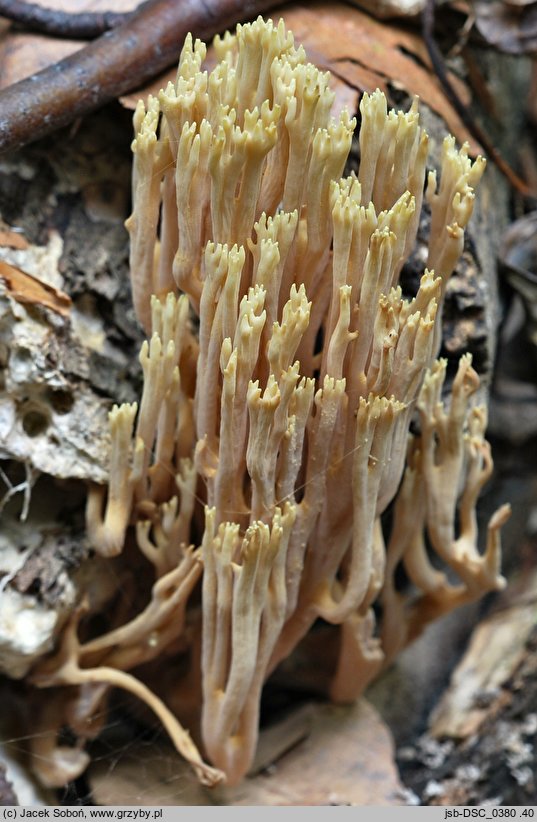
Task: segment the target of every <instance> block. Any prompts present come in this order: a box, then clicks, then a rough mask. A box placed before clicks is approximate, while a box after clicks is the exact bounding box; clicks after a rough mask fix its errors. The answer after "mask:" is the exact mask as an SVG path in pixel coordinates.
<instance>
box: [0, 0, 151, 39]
mask: <svg viewBox="0 0 537 822" xmlns="http://www.w3.org/2000/svg"><path fill="white" fill-rule="evenodd" d="M139 8H140V7H139ZM139 8H138V9H136V10H135V11H134V12H129V13H121V12H115V11H102V12H80V13H78V14H77V13H75V12H73V13H71V12H67V11H60V10H59V9H49V8H45V7H44V6H41V5H38V4H36V3H25V2H24V0H0V17H6V18H7V19H8V20H11V21H12V22H14V23H17V24H18V25H20V26H23V27H24V28H25V29H29V30H30V31H38V32H41V33H42V34H50V35H52V36H53V37H68V38H72V39H73V40H92V39H93V38H94V37H99V35H101V34H104V32H105V31H108V30H109V29H113V28H115V27H116V26H120V25H122V24H123V23H125V22H126V21H127V20H128V18H129V17H130V16H131V15H132V14H135V13H136V12H137V11H138V10H139Z"/></svg>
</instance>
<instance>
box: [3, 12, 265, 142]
mask: <svg viewBox="0 0 537 822" xmlns="http://www.w3.org/2000/svg"><path fill="white" fill-rule="evenodd" d="M275 5H276V2H275V0H203V1H202V0H150V1H149V2H148V3H146V4H144V5H143V7H142V8H141V9H140V10H139V11H137V12H136V13H135V14H133V15H132V16H131V17H129V19H128V20H127V22H126V23H124V24H123V25H121V26H119V27H118V28H116V29H113V30H111V31H108V32H106V33H105V34H103V35H102V36H101V37H99V38H98V39H96V40H94V41H93V42H92V43H89V44H88V45H87V46H85V47H84V48H82V49H80V51H77V52H76V53H75V54H73V55H71V56H69V57H67V58H65V59H64V60H61V61H60V62H59V63H55V64H54V65H52V66H49V67H48V68H46V69H44V70H43V71H40V72H39V73H38V74H33V75H32V76H31V77H28V78H26V79H25V80H21V81H20V82H19V83H15V84H14V85H12V86H9V88H7V89H5V90H4V91H1V92H0V152H3V151H7V150H9V149H14V148H20V147H21V146H23V145H25V144H26V143H29V142H31V141H33V140H37V139H39V138H40V137H44V136H45V135H46V134H50V133H51V132H52V131H55V130H56V129H57V128H60V126H65V125H67V124H68V123H71V122H72V121H73V120H75V119H76V118H77V117H81V116H82V115H84V114H87V113H88V112H90V111H93V110H94V109H96V108H99V106H102V105H104V104H105V103H107V102H109V101H110V100H114V99H116V98H117V97H119V96H120V95H121V94H126V93H127V92H128V91H132V90H133V89H136V88H140V86H143V84H144V83H147V82H148V81H149V80H150V79H152V78H153V77H155V76H156V75H157V74H159V72H161V71H163V70H164V69H165V68H167V67H168V66H169V65H171V64H172V63H174V62H176V61H177V60H178V57H179V52H180V49H181V44H182V42H183V40H184V38H185V36H186V35H187V33H188V32H189V31H191V32H192V33H193V34H194V35H195V36H196V37H201V38H203V39H207V38H210V37H212V36H213V35H214V34H216V33H217V32H220V31H222V30H223V29H225V28H228V27H230V26H232V25H233V24H235V23H236V22H237V21H238V20H241V21H242V20H248V19H251V18H252V17H254V16H255V15H256V14H258V13H260V12H263V11H266V10H267V9H269V8H271V7H273V6H275Z"/></svg>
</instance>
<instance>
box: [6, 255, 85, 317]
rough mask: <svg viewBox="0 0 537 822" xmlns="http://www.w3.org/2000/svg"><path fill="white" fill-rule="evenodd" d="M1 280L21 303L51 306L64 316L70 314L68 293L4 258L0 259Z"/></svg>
mask: <svg viewBox="0 0 537 822" xmlns="http://www.w3.org/2000/svg"><path fill="white" fill-rule="evenodd" d="M0 280H1V281H3V282H4V284H5V286H6V288H7V291H8V294H9V296H10V297H12V298H13V299H14V300H16V301H17V302H19V303H24V304H25V305H34V306H41V307H42V308H49V309H50V310H51V311H55V312H56V313H57V314H61V315H62V316H63V317H65V316H67V315H68V314H69V309H70V308H71V299H70V298H69V297H68V296H67V294H64V292H63V291H59V290H58V289H57V288H54V287H53V286H51V285H48V283H44V282H42V281H41V280H38V279H37V277H33V276H32V275H31V274H27V273H26V272H25V271H22V270H21V269H20V268H16V267H15V266H13V265H10V264H9V263H6V262H4V261H3V260H0Z"/></svg>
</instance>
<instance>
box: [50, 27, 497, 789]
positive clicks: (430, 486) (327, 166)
mask: <svg viewBox="0 0 537 822" xmlns="http://www.w3.org/2000/svg"><path fill="white" fill-rule="evenodd" d="M214 51H215V54H216V58H217V63H216V66H215V68H214V69H213V70H212V71H211V72H210V73H208V72H207V71H204V70H203V69H202V62H203V60H204V58H205V53H206V49H205V46H204V45H203V44H202V43H200V42H195V43H193V42H192V39H191V38H188V39H187V41H186V43H185V46H184V48H183V51H182V54H181V58H180V63H179V70H178V74H177V79H176V82H175V83H169V84H168V86H167V88H165V89H164V90H162V91H161V92H160V94H159V95H158V97H153V98H150V99H149V101H148V103H147V106H145V105H144V104H143V103H142V102H140V104H139V106H138V108H137V110H136V114H135V117H134V123H135V132H136V136H135V140H134V142H133V151H134V172H133V213H132V216H131V217H130V218H129V220H128V222H127V227H128V230H129V232H130V238H131V261H130V263H131V275H132V288H133V299H134V305H135V309H136V312H137V315H138V318H139V320H140V322H141V323H142V325H143V327H144V329H145V330H146V332H147V334H148V336H149V341H148V342H146V343H144V345H143V347H142V351H141V355H140V361H141V365H142V369H143V375H144V387H143V395H142V398H141V402H140V405H139V408H138V407H136V405H124V406H121V407H119V408H118V407H115V408H114V409H113V410H112V412H111V414H110V423H111V439H112V446H111V461H110V481H109V485H108V487H107V488H105V487H94V488H93V489H92V490H91V492H90V496H89V502H88V530H89V535H90V538H91V541H92V545H93V547H94V549H95V551H96V552H97V553H98V554H100V555H101V556H102V557H112V556H115V555H117V554H119V553H120V552H121V551H122V550H123V547H124V545H125V541H126V539H130V538H131V536H133V537H134V539H135V541H136V545H137V550H139V551H140V552H142V554H143V555H145V557H146V558H147V561H148V562H149V563H150V565H151V566H152V568H153V572H154V584H153V587H152V594H151V597H150V600H149V601H148V602H145V603H143V604H142V605H141V608H140V613H139V614H138V615H137V616H136V617H135V618H134V619H132V620H131V621H127V622H126V623H124V624H120V625H116V626H114V627H113V629H112V630H110V631H109V632H107V633H104V634H103V635H99V636H96V637H93V638H89V639H88V640H87V641H85V642H81V641H80V640H79V638H78V634H77V622H78V619H79V617H80V615H79V614H77V615H76V617H74V618H73V620H72V621H71V623H70V625H69V626H68V628H67V631H66V633H65V635H64V639H63V642H62V644H61V647H60V649H59V651H58V652H57V653H56V654H55V655H54V656H53V657H52V658H51V659H48V660H46V661H45V662H44V663H43V664H42V665H41V666H40V668H39V669H38V670H37V671H36V673H35V675H34V680H35V681H36V682H37V683H38V684H40V685H41V686H51V685H60V684H70V685H74V686H77V688H78V690H77V691H75V694H76V696H75V697H74V704H75V705H76V707H77V710H76V711H74V710H71V715H73V713H76V721H75V720H71V721H70V724H71V725H72V727H73V728H74V729H75V731H76V732H78V733H79V734H80V735H81V736H83V730H82V727H83V724H84V723H83V722H82V720H81V717H84V719H85V720H86V721H87V719H88V717H91V715H92V711H95V709H96V704H98V703H99V701H100V700H101V699H102V694H103V689H105V688H106V687H108V686H119V687H123V688H126V689H127V690H130V691H132V692H133V693H135V694H136V695H138V696H139V697H140V698H141V699H143V700H145V701H146V702H147V703H148V704H149V705H150V707H152V708H153V709H154V710H155V712H156V713H157V714H158V716H159V718H160V719H161V721H162V722H163V724H164V725H165V727H166V728H167V730H168V731H169V733H170V735H171V737H172V739H173V741H174V743H175V745H176V747H177V748H178V750H179V751H180V752H181V753H182V754H183V755H184V756H185V757H186V758H187V759H188V761H189V762H190V763H191V764H192V765H193V767H194V768H195V769H196V771H197V773H198V775H199V777H200V779H202V781H204V782H206V783H208V784H213V783H214V782H216V781H218V780H219V779H220V778H222V774H225V777H226V778H227V780H228V781H229V782H230V783H232V782H236V781H237V780H239V779H240V778H241V777H242V776H243V775H244V774H245V773H246V772H247V771H248V768H249V766H250V763H251V761H252V757H253V754H254V751H255V746H256V740H257V734H258V714H259V702H260V694H261V689H262V687H263V683H264V682H265V680H266V678H267V676H268V675H269V674H270V672H271V671H272V670H273V669H274V668H275V666H277V665H278V663H279V662H280V661H281V660H282V659H284V658H285V657H286V656H287V655H289V654H290V653H291V652H292V650H293V649H294V648H295V647H296V645H297V643H298V642H299V641H300V640H301V638H302V637H304V635H305V634H306V633H307V632H308V630H309V629H310V627H311V626H312V624H313V623H314V621H315V620H317V619H318V618H322V619H324V620H326V621H328V622H330V623H333V624H337V625H340V626H341V649H340V658H339V663H338V666H337V670H336V671H335V676H334V680H333V685H332V695H333V697H334V698H335V699H339V700H349V699H353V698H354V697H356V696H357V695H358V694H359V693H360V691H361V690H363V688H364V687H365V686H366V685H367V683H368V682H369V681H370V680H371V679H372V677H373V676H375V674H376V673H378V671H379V670H380V669H381V667H382V666H383V665H384V664H386V662H387V661H389V660H390V659H391V658H393V656H394V654H395V653H397V651H398V650H400V649H401V648H403V647H404V646H405V644H406V643H408V642H409V641H410V640H411V639H412V638H413V637H415V636H416V635H417V634H418V633H419V632H420V631H421V630H422V629H423V627H424V626H425V625H426V624H427V623H428V622H429V621H430V620H431V619H434V618H435V617H437V616H439V615H441V614H443V613H445V612H447V611H448V610H450V609H451V608H453V607H455V606H456V605H458V604H460V603H463V602H467V601H469V600H471V599H475V598H477V597H479V596H481V595H482V594H483V593H484V592H486V591H490V590H494V589H497V588H499V587H501V585H502V584H503V579H502V577H501V576H500V572H499V533H498V532H499V527H500V525H501V524H502V522H503V521H504V520H505V518H506V516H507V515H508V511H507V508H505V507H504V508H502V509H500V510H499V511H498V512H497V514H496V515H495V516H494V517H493V518H492V520H491V522H490V524H489V530H488V537H487V542H486V547H485V550H484V551H483V552H480V551H479V550H478V547H477V528H476V519H475V503H476V500H477V497H478V494H479V491H480V489H481V487H482V486H483V484H484V482H485V481H486V479H487V478H488V476H489V475H490V471H491V459H490V451H489V447H488V445H487V443H486V442H485V440H484V429H485V425H486V417H485V411H484V409H483V408H480V407H475V406H474V405H473V404H472V395H474V394H475V392H476V389H477V387H478V383H479V380H478V377H477V374H476V373H475V371H474V370H473V369H472V365H471V360H470V357H469V356H465V357H463V358H462V360H461V362H460V365H459V369H458V373H457V375H456V378H455V380H454V383H453V388H452V392H451V397H450V399H449V401H448V402H446V403H445V404H444V401H443V395H442V389H443V385H444V379H445V373H446V363H445V362H444V361H442V360H435V357H436V355H437V352H438V349H439V344H440V333H441V332H440V319H441V313H442V301H443V296H444V293H445V289H446V283H447V280H448V278H449V276H450V274H451V273H452V271H453V269H454V267H455V265H456V263H457V260H458V258H459V256H460V254H461V251H462V247H463V240H464V228H465V226H466V225H467V222H468V220H469V218H470V215H471V212H472V207H473V201H474V188H475V186H476V184H477V182H478V181H479V178H480V176H481V174H482V172H483V169H484V161H483V160H482V159H481V158H478V159H477V160H476V161H475V162H473V163H472V162H471V160H470V159H469V158H468V156H467V153H466V150H465V149H464V148H463V149H462V150H460V151H459V150H457V149H456V147H455V144H454V140H453V139H452V138H449V137H448V138H446V140H445V143H444V147H443V154H442V166H441V169H440V182H439V184H438V183H437V179H436V175H435V173H434V172H429V174H428V179H427V181H426V179H425V178H426V174H427V171H426V161H427V135H426V133H425V132H424V130H423V129H422V128H421V127H420V124H419V115H418V110H417V105H416V104H413V105H412V107H411V108H410V110H409V111H408V112H406V113H403V112H393V111H390V112H388V111H387V104H386V100H385V97H384V96H383V94H381V93H380V92H375V93H374V94H372V95H370V96H369V95H367V94H365V95H364V97H363V99H362V102H361V106H360V112H361V127H360V132H359V147H360V166H359V172H358V174H357V175H354V174H352V175H351V176H348V177H343V178H342V174H343V173H344V169H345V164H346V161H347V157H348V154H349V151H350V148H351V140H352V137H353V133H354V129H355V125H356V123H355V120H354V119H353V118H352V117H350V116H349V114H348V113H347V112H345V111H344V112H343V113H342V114H341V115H340V116H339V117H338V118H336V119H332V118H331V113H330V112H331V106H332V103H333V100H334V95H333V93H332V91H331V90H330V85H329V79H330V78H329V75H328V74H327V73H323V72H321V71H319V70H318V69H317V68H315V66H313V65H311V64H310V63H308V62H307V61H306V56H305V53H304V50H303V49H302V48H301V47H297V46H295V44H294V41H293V37H292V35H291V34H290V33H289V32H286V31H285V28H284V26H283V23H280V24H279V25H277V26H274V25H273V24H272V23H271V22H264V21H263V20H261V19H258V20H257V21H256V22H254V23H252V24H248V25H244V26H239V27H238V28H237V32H236V34H235V35H231V34H226V35H225V36H224V37H223V38H221V39H220V38H217V39H216V41H215V44H214ZM425 182H426V185H425ZM424 192H425V195H424ZM423 196H425V198H426V201H427V204H428V208H429V209H430V215H431V218H430V225H431V228H430V239H429V247H428V258H427V261H426V267H424V272H423V276H422V278H421V282H420V285H419V290H418V291H417V293H416V295H415V296H414V297H413V298H412V299H405V298H404V297H403V295H402V291H401V288H400V286H399V285H398V280H399V275H400V273H401V269H402V266H403V264H404V262H405V260H407V259H408V257H409V255H410V253H411V251H412V249H413V247H414V245H415V241H416V234H417V229H418V223H419V216H420V211H421V207H422V199H423ZM412 418H414V419H416V418H417V421H418V424H417V426H416V431H418V432H419V433H415V434H414V435H412V436H411V435H409V427H410V422H411V419H412ZM392 501H393V514H392V517H391V526H390V527H387V526H385V527H384V528H383V527H382V526H381V519H380V518H381V515H382V514H383V512H384V511H385V510H386V508H387V506H388V505H390V504H391V503H392ZM457 510H458V511H459V513H457ZM456 523H457V526H456ZM433 554H436V555H438V557H439V558H440V560H441V561H442V563H439V562H437V561H436V560H434V561H433V560H432V555H433ZM401 565H402V566H404V569H405V572H406V575H407V579H408V584H407V585H406V586H405V587H404V589H403V590H400V589H399V587H398V586H396V584H395V577H396V572H398V571H399V568H400V566H401ZM440 567H443V568H444V570H439V568H440ZM89 607H90V609H91V607H92V606H91V601H90V603H89ZM179 657H181V658H183V659H185V658H188V659H189V660H190V666H191V670H190V671H189V670H186V671H185V673H184V676H185V677H188V678H189V683H190V684H191V683H192V681H193V680H196V674H197V672H198V670H199V668H201V674H200V677H199V686H198V691H197V698H198V700H199V703H200V704H201V738H202V741H203V749H204V757H206V758H208V759H209V760H210V761H211V763H212V765H213V767H211V766H209V765H207V764H205V762H204V761H203V759H202V757H201V755H200V753H199V752H198V749H197V748H196V747H195V746H194V744H193V742H192V741H191V739H190V737H189V735H188V733H187V732H186V731H185V730H184V729H183V728H182V726H181V725H180V724H179V720H178V718H177V717H176V716H175V715H174V713H173V712H172V711H171V710H170V709H169V708H167V707H166V706H165V704H164V702H163V701H161V699H159V698H157V696H156V695H155V693H154V692H153V691H152V690H151V689H150V688H149V687H148V685H146V684H144V683H143V682H142V681H141V680H140V679H137V678H135V677H134V676H133V675H132V674H131V673H129V671H130V670H131V669H132V668H134V667H136V666H139V665H140V664H141V663H143V662H148V661H150V660H153V661H154V662H156V663H159V664H161V665H162V666H170V665H172V664H175V663H174V660H175V661H176V660H177V659H178V658H179ZM184 668H185V666H183V669H184ZM194 669H195V670H194ZM178 688H179V691H180V683H179V684H178ZM92 689H93V690H92ZM99 689H100V690H99ZM92 694H93V697H92ZM64 719H65V717H64ZM191 730H192V731H193V732H194V735H195V736H197V735H198V732H197V731H196V729H191Z"/></svg>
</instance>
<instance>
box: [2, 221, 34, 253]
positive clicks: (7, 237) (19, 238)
mask: <svg viewBox="0 0 537 822" xmlns="http://www.w3.org/2000/svg"><path fill="white" fill-rule="evenodd" d="M28 245H29V243H28V240H27V239H26V237H25V236H24V234H22V233H21V232H20V231H13V230H12V229H11V228H9V227H8V226H6V225H5V224H4V223H2V222H0V248H17V249H19V250H21V251H22V250H23V249H25V248H28Z"/></svg>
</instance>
